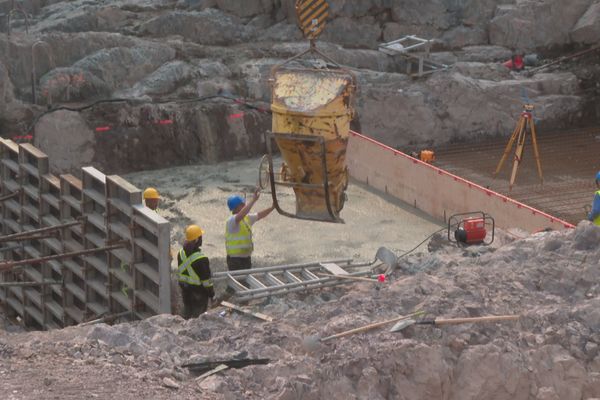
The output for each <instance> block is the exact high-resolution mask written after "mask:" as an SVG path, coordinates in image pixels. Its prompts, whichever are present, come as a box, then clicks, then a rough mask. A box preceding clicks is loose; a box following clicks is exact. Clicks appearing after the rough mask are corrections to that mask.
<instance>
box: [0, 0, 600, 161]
mask: <svg viewBox="0 0 600 400" xmlns="http://www.w3.org/2000/svg"><path fill="white" fill-rule="evenodd" d="M329 3H330V7H331V20H330V21H329V23H328V26H327V28H326V29H325V33H324V34H323V37H322V40H323V41H324V42H323V41H320V42H319V47H320V48H321V49H322V50H323V51H325V52H326V53H327V54H329V55H330V56H331V57H332V58H334V59H335V60H338V62H340V63H342V64H344V65H347V66H349V67H352V68H353V69H354V71H355V72H356V74H357V76H358V77H359V81H360V90H359V93H358V95H357V99H356V108H357V118H356V120H355V122H354V125H353V127H354V128H355V129H359V130H360V131H362V132H363V133H365V134H367V135H370V136H373V137H374V138H376V139H378V140H382V141H384V142H385V143H386V144H389V145H392V146H397V147H401V148H404V147H406V146H421V145H425V144H432V143H442V142H445V141H448V140H452V139H472V138H478V137H481V136H482V135H507V134H508V133H510V131H511V130H512V128H513V125H514V123H515V119H516V115H517V113H518V112H519V110H520V107H521V104H522V102H523V101H524V100H523V97H528V98H531V99H532V100H533V101H534V103H535V105H536V107H537V114H536V117H537V118H538V119H539V121H540V124H541V126H542V128H543V127H546V126H547V127H552V128H560V127H563V126H569V125H572V124H573V123H577V122H578V121H579V120H580V119H581V117H582V115H583V114H582V112H583V111H582V110H585V115H586V116H587V118H588V120H589V119H595V118H597V115H596V114H597V112H596V111H597V107H592V106H591V105H592V104H595V99H596V97H595V95H590V94H589V93H590V92H589V91H587V89H588V88H587V87H586V88H585V89H586V92H585V94H582V93H581V92H582V90H581V89H582V88H581V87H580V80H581V79H583V80H585V82H591V81H592V80H594V79H595V77H597V76H598V75H599V71H593V72H592V73H591V74H588V75H586V76H585V77H582V76H580V75H579V74H577V73H576V72H575V75H573V74H568V73H559V74H543V75H537V76H534V77H530V78H527V77H524V76H521V75H519V74H512V73H509V72H508V71H507V70H506V69H504V68H503V67H501V66H500V65H499V62H501V61H504V60H506V59H507V58H509V57H510V55H511V54H512V51H514V50H521V51H534V50H535V51H540V52H541V53H544V51H547V50H550V49H556V48H564V49H567V50H568V49H570V48H574V47H577V46H581V45H585V44H591V43H597V42H598V40H599V39H600V32H599V31H598V29H597V27H598V26H600V24H598V20H599V18H598V5H597V3H596V2H593V1H592V0H577V1H576V2H574V3H572V4H571V3H567V2H561V1H558V0H543V1H529V0H527V1H519V2H514V1H509V0H505V1H502V0H485V1H480V0H478V1H475V0H436V1H431V2H420V1H413V0H365V1H360V2H357V1H344V0H330V1H329ZM11 4H12V2H11V1H8V0H3V1H0V13H4V14H6V13H8V11H9V10H10V7H11ZM19 4H21V7H22V8H23V9H24V10H25V11H27V12H28V13H29V25H30V27H29V31H30V33H29V34H26V33H25V21H24V20H23V19H22V18H20V17H19V15H18V14H15V15H13V20H12V22H11V32H12V34H11V36H10V38H9V37H8V36H7V35H5V34H3V33H0V76H1V77H2V83H0V95H2V96H1V98H0V134H1V135H3V136H5V137H13V136H22V135H28V134H30V133H31V134H34V142H35V143H36V144H38V145H40V146H42V149H43V150H45V151H47V152H49V155H50V156H51V157H52V159H67V158H68V154H67V153H66V152H61V146H58V145H54V146H49V147H47V148H44V146H45V143H50V142H51V141H62V140H65V141H68V140H71V139H72V138H74V137H80V136H81V137H84V138H85V140H84V141H83V142H82V143H87V145H88V146H89V147H91V149H88V151H86V152H85V154H82V155H81V157H79V158H78V159H77V160H76V161H77V162H83V161H85V162H95V163H98V164H99V167H102V168H104V169H105V170H106V171H108V172H111V171H113V172H117V171H118V172H121V171H126V170H129V169H130V168H134V169H139V168H142V166H143V168H151V167H161V166H167V165H173V164H185V163H187V162H196V161H199V160H200V161H207V162H212V161H217V160H223V159H228V158H232V157H236V156H241V155H246V154H253V155H255V154H259V153H261V152H263V151H264V143H262V135H263V132H264V130H265V129H266V128H268V126H269V121H268V120H269V116H268V114H266V113H264V112H261V111H257V110H256V109H254V108H247V107H244V106H241V105H240V104H238V103H235V102H232V101H231V98H242V97H244V98H247V100H248V101H249V102H250V103H251V104H252V105H254V106H257V107H258V108H260V109H266V108H268V107H267V105H266V104H263V103H268V102H269V101H270V87H269V83H268V79H269V73H270V69H271V67H272V66H273V65H275V64H277V63H279V62H281V61H282V60H284V59H286V58H288V57H290V56H292V55H294V54H296V53H298V52H299V51H302V50H303V49H305V48H306V44H305V43H302V38H301V35H300V32H299V30H298V28H297V27H296V26H295V13H294V7H293V5H294V1H293V0H244V1H241V0H218V1H217V0H161V1H149V0H103V1H89V0H76V1H69V2H67V1H43V0H30V1H22V2H19ZM0 20H4V19H3V18H0ZM4 28H5V29H4V31H6V27H4ZM407 34H417V35H421V36H424V37H427V38H434V39H436V45H435V49H434V50H435V52H434V54H433V58H434V59H435V60H437V61H438V62H442V63H448V64H452V63H456V62H458V64H457V65H456V66H455V67H454V68H453V69H451V70H450V71H448V72H444V73H439V74H435V75H433V76H432V77H430V78H428V79H419V80H413V79H411V78H409V77H408V76H406V75H405V74H404V73H403V72H404V71H405V63H404V61H403V60H401V59H397V58H393V57H389V56H387V55H384V54H382V53H380V52H378V51H377V50H376V47H377V44H378V43H381V42H382V41H389V40H393V39H395V38H398V37H400V36H403V35H407ZM38 40H41V41H42V42H43V43H38V44H36V46H35V48H34V49H33V50H32V45H33V43H34V42H36V41H38ZM33 60H35V65H34V62H33ZM310 65H312V66H317V67H319V66H322V65H323V63H322V62H321V63H312V64H310ZM32 73H33V79H34V81H35V87H36V91H35V97H36V98H37V104H38V105H32V104H31V102H32V101H33V97H34V95H33V94H32ZM522 88H525V89H526V90H525V92H523V89H522ZM212 96H224V97H226V98H229V99H230V100H227V99H223V97H219V98H216V99H215V98H212ZM206 97H210V98H211V99H206ZM108 98H128V99H130V100H131V101H130V102H129V103H119V104H120V105H119V106H115V105H114V104H112V105H111V104H108V105H107V104H100V105H98V106H95V107H92V108H88V109H86V110H85V112H82V113H80V116H79V117H77V118H75V119H74V121H78V122H77V123H73V124H72V126H65V124H60V123H58V122H57V121H56V119H57V118H60V117H59V116H63V117H64V115H65V114H58V115H53V114H47V115H44V116H42V117H41V118H40V119H39V121H38V120H37V119H36V117H38V116H39V115H41V114H42V112H44V111H46V110H47V108H48V107H57V106H58V105H60V104H69V106H70V107H71V108H72V109H74V108H77V107H79V106H81V105H84V104H90V103H92V102H94V101H97V100H103V99H108ZM199 99H202V101H197V100H199ZM173 100H176V101H180V102H179V103H177V102H172V101H173ZM167 101H171V102H169V103H167ZM181 101H189V103H186V104H182V102H181ZM142 110H145V111H142ZM149 110H151V111H149ZM147 114H150V115H151V116H152V117H154V116H158V115H168V116H169V119H171V120H172V121H173V124H172V125H169V126H167V125H158V126H154V125H153V124H152V123H151V121H150V122H149V120H148V118H146V117H147ZM240 114H243V116H241V117H240ZM231 116H234V117H236V118H233V119H232V118H231ZM161 118H162V119H165V118H163V117H161ZM34 123H37V126H35V129H32V126H33V125H34ZM67 125H68V124H67ZM108 125H110V126H111V131H110V132H111V133H110V134H98V133H97V132H96V131H95V129H96V128H97V127H99V126H100V127H101V126H108ZM56 127H60V129H57V128H56ZM78 129H82V130H83V131H82V132H76V130H78ZM84 131H86V132H84ZM89 132H92V133H91V134H90V133H89ZM111 135H112V136H111ZM178 141H183V142H182V143H179V142H178ZM77 143H78V142H77ZM77 143H73V144H68V145H67V146H65V148H68V149H72V148H74V147H77ZM156 147H160V148H161V149H164V151H163V153H164V156H163V157H160V158H158V157H154V158H152V157H146V158H145V159H141V158H142V157H139V156H138V154H140V152H141V153H147V152H148V150H150V149H153V148H156ZM50 151H51V152H50ZM115 154H118V155H120V156H123V157H126V158H122V159H118V160H114V159H112V161H111V162H108V161H107V160H108V159H111V156H112V155H115ZM67 164H68V163H67ZM77 166H78V165H77V163H76V162H75V160H74V162H73V165H70V166H69V165H66V164H64V163H63V164H61V165H60V168H59V167H58V166H55V167H56V168H58V169H60V170H68V169H73V168H76V167H77Z"/></svg>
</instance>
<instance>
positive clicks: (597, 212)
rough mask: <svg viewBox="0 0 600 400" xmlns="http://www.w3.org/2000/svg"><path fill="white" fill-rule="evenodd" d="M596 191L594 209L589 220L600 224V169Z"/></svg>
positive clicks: (589, 215)
mask: <svg viewBox="0 0 600 400" xmlns="http://www.w3.org/2000/svg"><path fill="white" fill-rule="evenodd" d="M596 189H597V190H596V193H595V194H594V201H593V203H592V210H591V211H590V213H589V214H588V220H590V221H592V222H593V223H594V224H596V225H598V226H600V171H598V173H597V174H596Z"/></svg>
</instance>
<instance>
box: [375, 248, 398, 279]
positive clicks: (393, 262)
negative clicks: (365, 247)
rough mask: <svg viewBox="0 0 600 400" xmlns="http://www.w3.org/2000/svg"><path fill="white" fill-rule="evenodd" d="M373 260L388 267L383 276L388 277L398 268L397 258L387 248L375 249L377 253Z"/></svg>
mask: <svg viewBox="0 0 600 400" xmlns="http://www.w3.org/2000/svg"><path fill="white" fill-rule="evenodd" d="M375 260H379V261H381V262H382V263H384V264H385V265H387V266H388V268H387V270H386V271H385V275H386V276H387V275H389V274H391V273H392V272H394V270H395V269H396V268H397V267H398V256H396V255H395V254H394V253H393V252H392V251H391V250H390V249H388V248H387V247H380V248H378V249H377V253H375Z"/></svg>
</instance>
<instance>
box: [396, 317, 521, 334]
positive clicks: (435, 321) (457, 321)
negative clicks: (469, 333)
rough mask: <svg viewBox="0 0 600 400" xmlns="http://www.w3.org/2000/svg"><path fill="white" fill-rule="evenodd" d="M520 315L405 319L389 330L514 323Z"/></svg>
mask: <svg viewBox="0 0 600 400" xmlns="http://www.w3.org/2000/svg"><path fill="white" fill-rule="evenodd" d="M519 317H520V315H493V316H488V317H473V318H452V319H441V318H434V319H422V320H420V321H417V320H414V319H405V320H402V321H400V322H398V323H397V324H396V325H394V326H393V327H392V329H390V332H399V331H401V330H403V329H406V328H408V327H409V326H411V325H458V324H472V323H479V322H501V321H516V320H518V319H519Z"/></svg>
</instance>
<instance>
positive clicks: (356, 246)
mask: <svg viewBox="0 0 600 400" xmlns="http://www.w3.org/2000/svg"><path fill="white" fill-rule="evenodd" d="M259 162H260V159H258V158H252V159H248V160H242V161H230V162H224V163H219V164H214V165H190V166H185V167H175V168H168V169H162V170H156V171H145V172H139V173H132V174H128V175H124V177H125V179H127V180H128V181H130V182H131V183H133V184H134V185H136V186H138V187H139V188H142V189H143V188H145V187H147V186H153V187H156V188H157V190H158V191H159V192H160V194H161V196H163V199H164V202H163V204H162V205H161V206H160V207H161V208H163V210H161V211H160V213H161V214H162V215H163V216H164V217H166V218H167V219H169V220H170V222H171V223H172V232H171V238H172V245H173V246H175V247H176V246H178V245H180V244H181V240H182V238H183V230H184V228H185V226H186V225H188V224H190V223H195V224H198V225H200V226H201V227H202V228H203V229H204V230H205V231H206V234H205V235H204V237H203V242H204V244H203V250H204V251H205V253H206V255H207V256H208V257H210V259H211V265H212V269H213V270H222V269H223V268H224V266H225V220H226V219H227V218H228V216H229V215H230V214H229V210H228V209H227V204H226V200H227V197H228V196H230V195H231V194H236V193H239V194H243V193H247V195H248V196H251V194H252V192H253V190H254V188H255V187H256V185H257V182H258V165H259ZM283 195H284V197H283V199H282V207H287V209H288V210H291V211H293V210H294V209H293V203H292V200H293V199H292V198H291V196H290V194H288V193H283ZM347 195H348V201H347V202H346V205H345V207H344V209H343V210H342V213H341V216H342V218H343V219H344V220H345V223H344V224H335V223H326V222H312V221H302V220H298V219H291V218H287V217H284V216H282V215H279V214H278V213H277V212H276V211H273V213H272V214H271V215H270V216H269V217H267V218H266V219H264V220H262V221H260V222H258V223H257V224H256V225H255V226H254V228H253V233H254V236H255V251H254V254H253V263H254V266H255V267H266V266H272V265H278V264H291V263H297V262H311V261H320V260H331V259H340V258H352V259H354V260H355V261H357V262H358V261H367V262H368V261H372V260H373V259H374V256H375V252H376V251H377V249H378V248H379V247H380V246H386V247H388V248H389V249H390V250H393V251H394V252H396V253H401V252H403V251H406V250H409V249H411V248H412V247H414V246H415V245H417V244H418V243H419V242H421V241H422V240H424V239H425V238H426V237H427V236H428V235H430V234H431V233H433V232H435V231H436V230H438V229H441V227H442V225H440V223H439V222H437V221H434V220H432V219H431V218H429V217H428V216H427V215H425V214H423V213H420V212H419V211H418V210H416V209H414V208H413V207H411V206H409V205H407V204H404V203H402V202H399V201H397V200H395V199H393V198H392V197H390V196H387V197H385V198H383V197H381V196H379V195H378V194H376V193H374V192H371V191H370V190H369V189H368V188H365V187H363V186H357V185H353V184H351V185H350V186H349V190H348V192H347ZM271 201H272V200H271V194H270V192H269V191H266V192H264V193H262V194H261V198H260V200H259V201H258V203H257V204H256V206H255V208H254V209H253V211H259V210H262V209H264V208H267V207H269V206H270V205H271Z"/></svg>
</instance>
